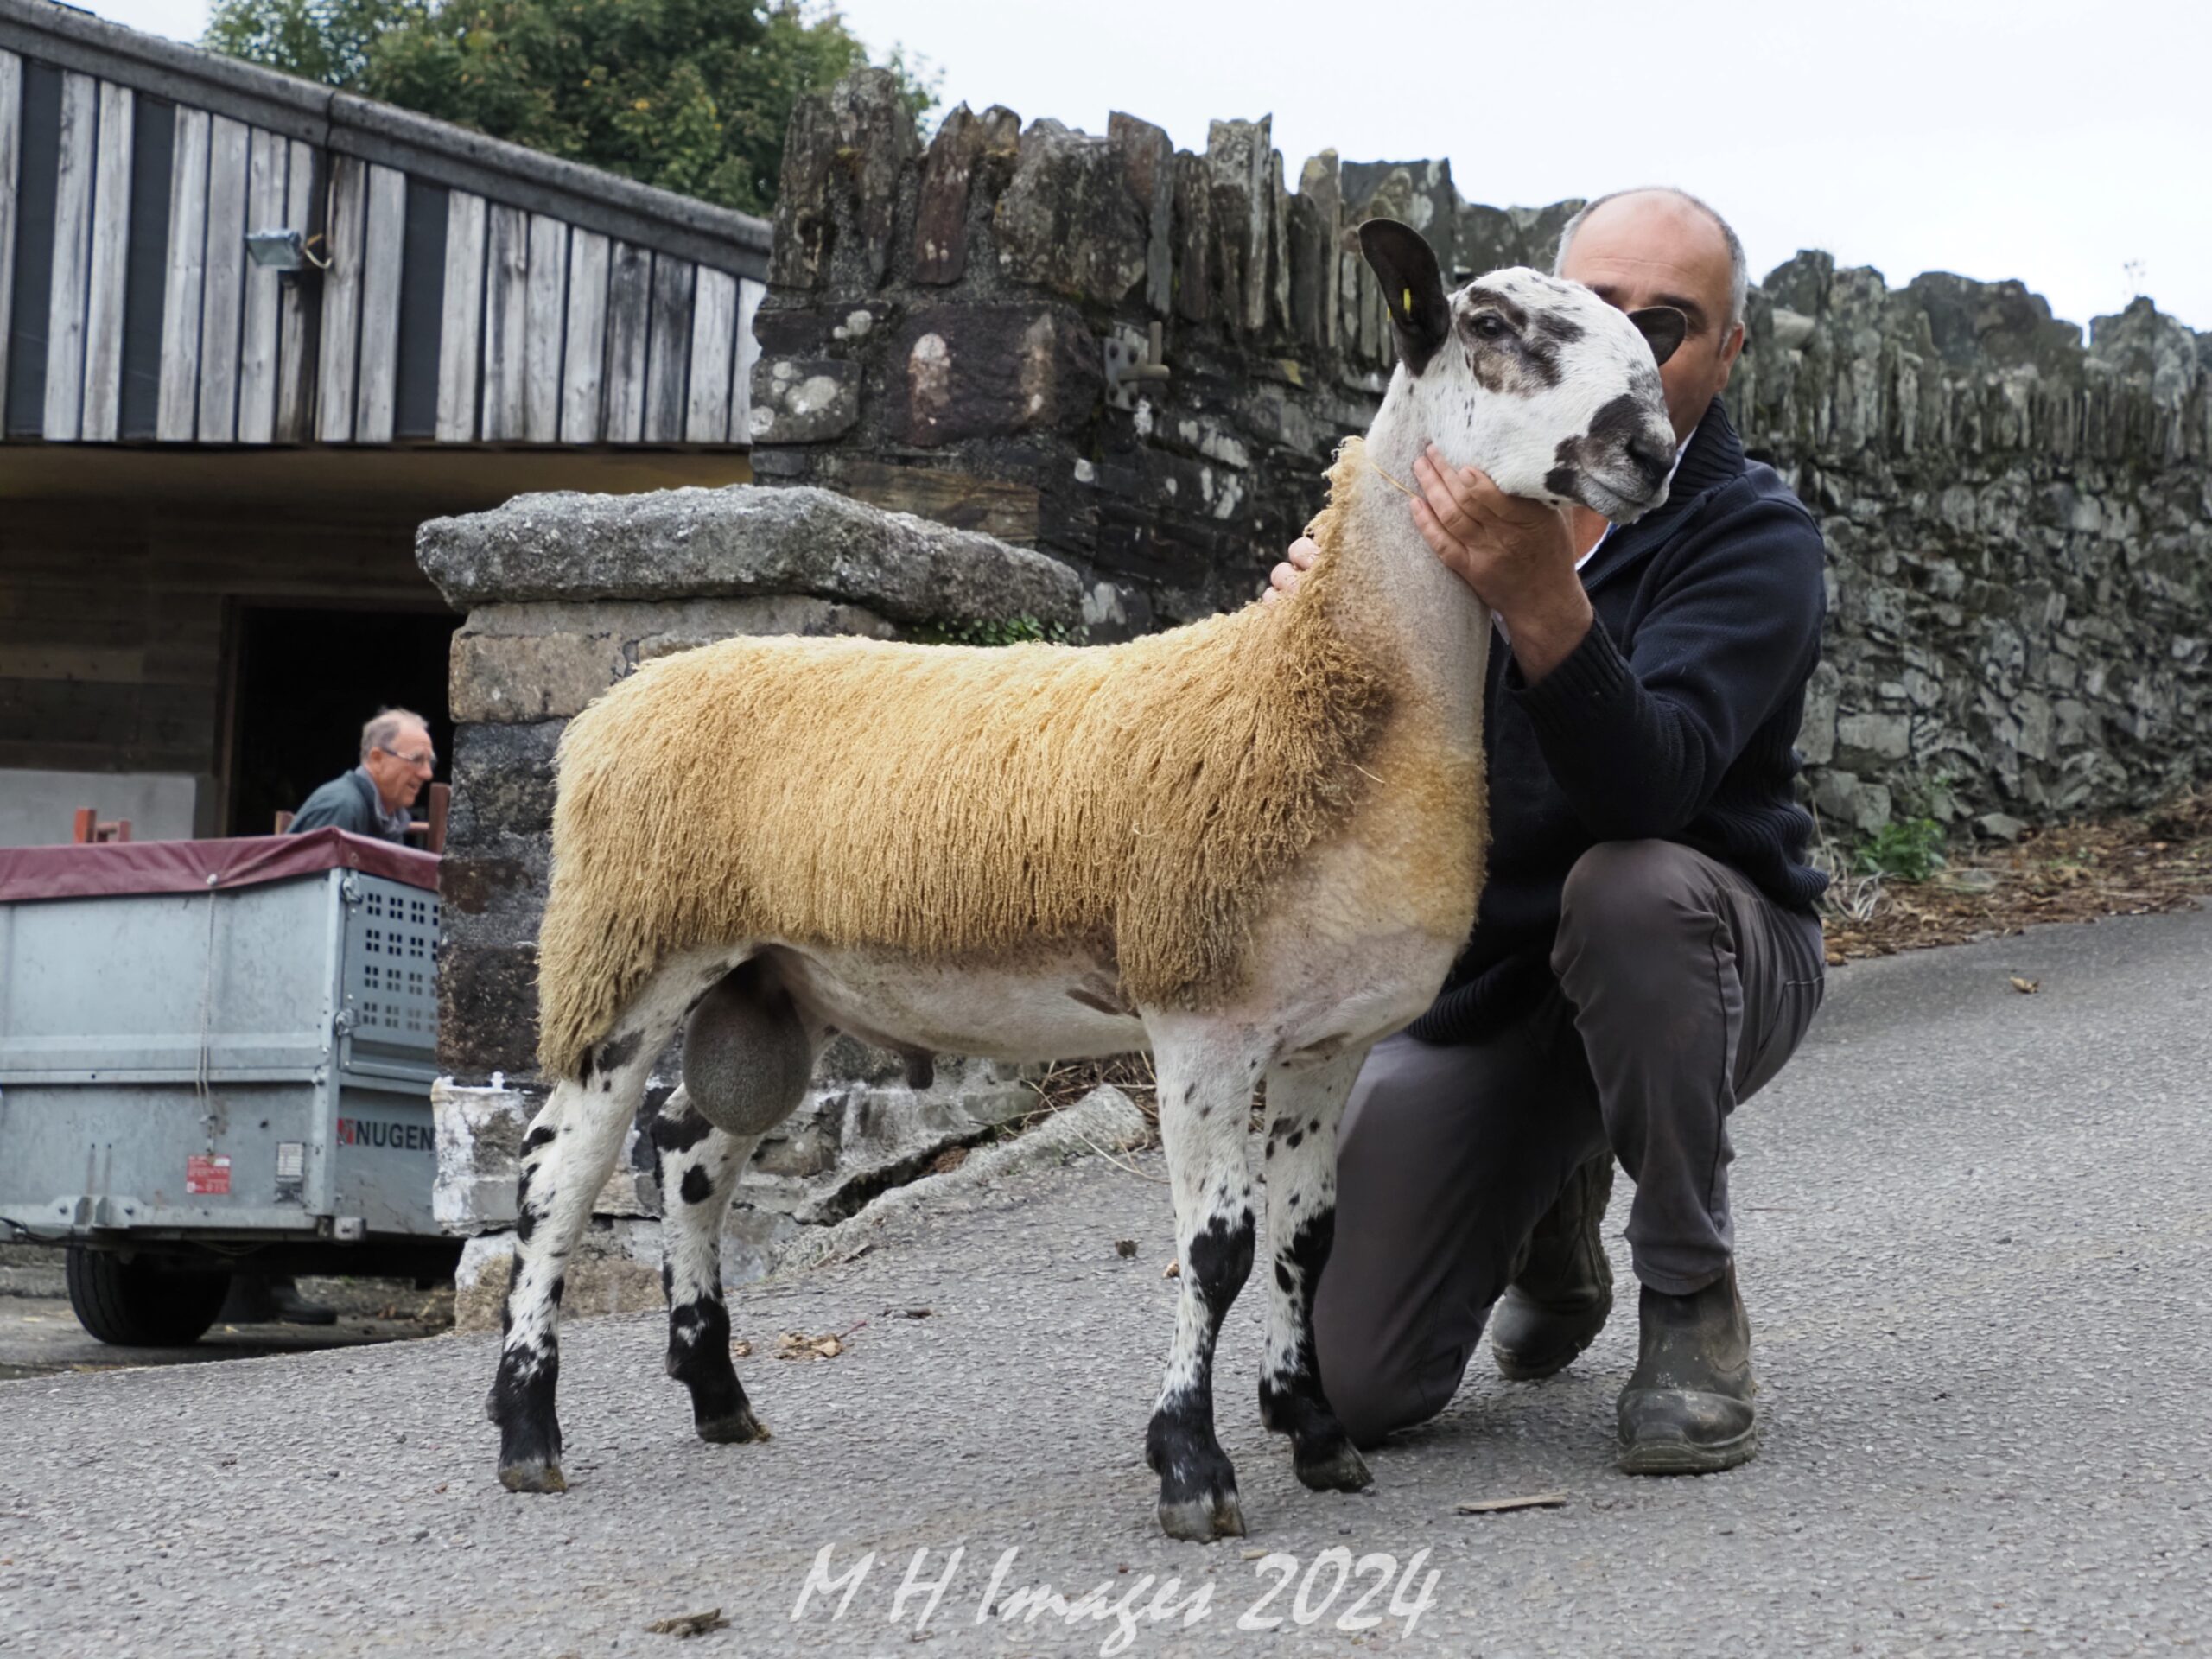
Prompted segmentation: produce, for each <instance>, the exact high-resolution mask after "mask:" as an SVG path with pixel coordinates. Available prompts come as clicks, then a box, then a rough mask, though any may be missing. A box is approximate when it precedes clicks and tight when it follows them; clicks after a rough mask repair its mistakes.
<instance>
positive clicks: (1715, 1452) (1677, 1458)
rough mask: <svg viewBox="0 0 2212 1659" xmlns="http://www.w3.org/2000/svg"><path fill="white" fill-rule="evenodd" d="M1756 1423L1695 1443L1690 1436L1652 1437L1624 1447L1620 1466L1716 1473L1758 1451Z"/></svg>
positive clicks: (1636, 1470)
mask: <svg viewBox="0 0 2212 1659" xmlns="http://www.w3.org/2000/svg"><path fill="white" fill-rule="evenodd" d="M1758 1449H1759V1431H1758V1424H1756V1423H1754V1424H1752V1425H1751V1427H1749V1428H1747V1429H1745V1431H1744V1432H1743V1433H1741V1434H1738V1436H1737V1437H1736V1438H1735V1439H1734V1440H1723V1441H1721V1442H1720V1443H1719V1444H1718V1445H1717V1446H1693V1445H1691V1444H1690V1443H1689V1442H1688V1440H1649V1441H1646V1442H1644V1443H1643V1444H1642V1445H1639V1446H1625V1447H1624V1448H1622V1451H1621V1454H1620V1457H1619V1459H1618V1468H1619V1469H1620V1471H1621V1472H1622V1473H1623V1474H1624V1475H1717V1474H1719V1472H1720V1471H1722V1470H1724V1469H1733V1468H1735V1467H1736V1466H1737V1465H1739V1464H1745V1463H1749V1462H1750V1461H1751V1459H1753V1458H1754V1457H1756V1456H1758Z"/></svg>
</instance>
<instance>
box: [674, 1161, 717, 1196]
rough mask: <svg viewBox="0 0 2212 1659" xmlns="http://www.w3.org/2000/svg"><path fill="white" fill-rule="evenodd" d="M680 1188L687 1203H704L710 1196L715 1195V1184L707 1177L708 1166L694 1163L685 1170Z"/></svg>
mask: <svg viewBox="0 0 2212 1659" xmlns="http://www.w3.org/2000/svg"><path fill="white" fill-rule="evenodd" d="M680 1190H681V1191H682V1192H683V1202H684V1203H686V1204H704V1203H705V1202H706V1201H707V1200H708V1199H709V1198H712V1197H714V1195H715V1184H714V1182H712V1181H711V1180H709V1179H707V1167H706V1166H705V1165H704V1164H694V1165H692V1166H691V1167H690V1168H689V1169H687V1170H685V1171H684V1172H683V1186H682V1188H681V1189H680Z"/></svg>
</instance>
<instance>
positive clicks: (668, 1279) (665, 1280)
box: [660, 1255, 676, 1302]
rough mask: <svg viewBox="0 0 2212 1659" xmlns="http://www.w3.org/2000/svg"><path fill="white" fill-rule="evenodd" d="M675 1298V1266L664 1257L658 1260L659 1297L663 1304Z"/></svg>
mask: <svg viewBox="0 0 2212 1659" xmlns="http://www.w3.org/2000/svg"><path fill="white" fill-rule="evenodd" d="M675 1296H676V1264H675V1263H674V1262H671V1261H670V1260H669V1259H668V1258H667V1257H666V1256H665V1255H664V1256H662V1257H661V1259H660V1297H661V1300H663V1301H664V1302H668V1301H673V1300H674V1299H675Z"/></svg>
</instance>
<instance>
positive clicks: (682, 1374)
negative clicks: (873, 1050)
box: [652, 1089, 768, 1444]
mask: <svg viewBox="0 0 2212 1659" xmlns="http://www.w3.org/2000/svg"><path fill="white" fill-rule="evenodd" d="M652 1139H653V1147H654V1150H655V1153H656V1154H657V1156H658V1161H659V1165H660V1193H661V1236H662V1255H661V1264H660V1283H661V1289H662V1291H663V1292H664V1294H665V1295H666V1296H667V1298H668V1360H667V1367H668V1374H669V1375H670V1376H672V1377H674V1378H675V1379H676V1380H677V1382H679V1383H682V1384H683V1386H684V1387H685V1388H686V1389H689V1390H690V1395H691V1421H692V1423H693V1425H694V1426H695V1427H696V1429H697V1431H698V1434H699V1438H700V1439H701V1440H709V1441H713V1442H716V1443H721V1444H735V1443H737V1442H740V1441H743V1440H766V1439H767V1438H768V1431H767V1429H766V1427H763V1426H762V1424H761V1421H760V1419H759V1418H758V1417H755V1416H754V1415H753V1407H752V1403H751V1402H749V1401H748V1400H747V1398H746V1397H745V1387H744V1384H742V1383H740V1382H739V1381H738V1380H737V1368H736V1367H735V1366H734V1364H732V1363H730V1355H729V1309H728V1306H726V1305H725V1304H724V1302H723V1300H722V1263H721V1232H722V1218H723V1217H724V1216H725V1215H727V1214H728V1211H729V1201H730V1196H731V1194H732V1193H734V1192H735V1191H736V1190H737V1178H738V1176H739V1174H740V1173H741V1172H742V1171H743V1169H744V1167H745V1163H746V1160H747V1159H748V1158H750V1157H752V1155H753V1147H756V1146H758V1145H759V1144H760V1136H759V1135H749V1136H747V1135H731V1134H730V1133H729V1132H728V1131H727V1130H725V1129H718V1128H715V1126H714V1125H713V1124H711V1123H709V1122H707V1120H706V1119H705V1118H704V1117H702V1116H700V1115H699V1112H698V1109H696V1107H694V1106H693V1105H692V1103H691V1100H690V1094H689V1091H688V1090H687V1089H678V1090H677V1091H676V1092H675V1093H674V1094H672V1095H671V1096H669V1097H668V1099H667V1101H666V1102H665V1103H664V1104H663V1105H662V1107H661V1109H660V1111H659V1114H658V1116H656V1117H655V1118H654V1120H653V1125H652Z"/></svg>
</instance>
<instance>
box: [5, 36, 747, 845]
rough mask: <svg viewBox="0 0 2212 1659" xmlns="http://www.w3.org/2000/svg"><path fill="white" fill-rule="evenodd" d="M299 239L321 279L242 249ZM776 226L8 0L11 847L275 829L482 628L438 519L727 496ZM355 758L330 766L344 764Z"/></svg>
mask: <svg viewBox="0 0 2212 1659" xmlns="http://www.w3.org/2000/svg"><path fill="white" fill-rule="evenodd" d="M268 231H290V232H296V233H297V235H298V238H299V239H300V241H301V243H302V245H304V248H305V251H306V268H304V269H302V270H297V271H282V270H277V269H275V268H272V267H270V266H268V265H264V264H257V263H256V262H255V261H254V260H253V259H252V258H251V257H250V255H249V252H248V243H247V238H248V234H249V232H268ZM767 248H768V226H766V224H765V223H763V222H762V221H760V220H759V219H752V218H750V217H747V215H744V214H741V213H732V212H730V211H728V210H727V209H723V208H719V207H710V206H708V205H707V204H704V203H702V202H697V201H692V200H687V199H685V198H683V197H680V196H676V195H673V194H669V193H667V192H664V191H660V190H655V189H652V188H648V187H645V186H643V185H639V184H636V183H633V182H632V181H628V180H626V179H620V178H616V177H614V176H613V175H608V174H605V173H601V172H598V171H595V170H594V169H592V168H583V167H579V166H575V165H574V164H572V163H569V162H559V161H556V160H554V159H552V158H550V157H549V156H541V155H538V154H537V153H536V152H533V151H530V150H525V149H519V148H518V147H516V146H514V145H511V144H505V143H499V142H497V141H495V140H493V139H489V138H486V137H483V136H482V135H480V134H478V133H474V132H470V131H467V130H464V129H461V128H457V127H454V126H450V125H448V124H444V123H441V122H436V121H432V120H429V119H427V118H423V117H421V116H418V115H415V114H412V113H410V112H409V111H403V110H398V109H394V108H392V107H391V106H389V105H379V104H375V103H372V102H370V101H368V100H366V99H360V98H357V97H353V96H352V95H351V94H347V93H343V92H334V91H333V90H332V89H330V88H328V87H326V86H316V85H314V84H311V83H308V82H305V81H301V80H297V79H293V78H291V77H289V76H286V75H282V74H277V73H273V72H271V71H269V70H264V69H261V68H259V67H255V66H252V65H248V64H243V63H238V62H236V61H234V60H229V59H225V58H220V57H217V56H215V55H213V54H208V53H204V52H201V51H199V50H197V49H195V48H191V47H186V46H181V45H178V44H176V43H175V42H172V41H165V40H161V39H157V38H155V37H152V36H149V35H139V34H136V33H134V32H132V31H130V30H128V29H121V28H118V27H117V26H115V25H113V24H110V23H105V22H101V21H99V19H96V18H93V17H91V16H87V15H86V14H84V13H81V12H78V11H74V10H69V9H67V8H63V7H59V6H54V5H51V4H48V3H46V0H0V844H11V843H15V844H20V843H22V842H30V841H40V840H55V839H66V838H67V834H68V823H69V816H70V815H69V811H68V810H67V809H68V808H71V807H73V806H76V805H86V806H94V807H97V808H98V809H99V812H100V815H101V816H102V817H130V816H131V814H132V812H133V811H134V810H136V811H137V815H138V816H137V833H139V834H141V835H143V834H146V833H149V832H151V833H157V834H171V835H181V834H187V833H194V832H196V833H200V834H219V833H233V834H236V833H249V832H254V831H257V830H259V829H264V828H265V827H266V824H267V823H268V813H269V810H270V807H271V806H272V804H275V805H283V804H293V802H292V801H290V800H288V799H287V797H289V796H292V795H295V794H296V792H297V791H300V790H302V789H303V788H305V787H312V785H314V784H315V783H319V782H321V780H322V779H325V778H327V777H329V776H331V775H333V774H334V773H335V772H338V771H340V770H343V769H344V766H346V764H350V761H351V758H352V756H351V753H350V749H349V748H348V747H347V746H348V745H349V744H350V741H351V739H350V737H349V736H347V735H346V732H347V730H348V729H349V728H352V727H358V725H359V721H361V720H362V719H363V718H365V716H366V715H367V714H368V713H370V712H372V710H373V709H375V708H376V707H377V706H378V705H379V704H381V703H385V702H405V703H410V705H412V706H416V707H418V708H422V709H423V712H424V713H426V714H429V715H432V717H433V721H434V727H435V728H440V729H441V730H442V715H443V674H444V668H443V664H444V661H445V642H446V639H447V636H448V635H449V633H450V631H451V628H452V627H453V626H454V624H455V622H456V621H457V619H455V618H453V617H451V616H449V615H448V614H446V613H444V611H443V608H442V605H441V603H440V601H439V600H438V597H437V594H436V593H435V590H434V589H432V588H430V587H429V583H428V582H426V581H425V580H424V579H423V576H422V575H421V574H420V573H419V572H418V571H417V569H416V566H415V562H414V556H413V533H414V528H415V526H416V524H418V523H419V522H421V521H422V520H423V518H429V517H432V516H435V515H436V514H438V513H442V512H464V511H471V510H474V509H476V508H479V507H483V506H488V505H493V504H496V503H497V502H499V501H501V500H504V499H506V498H508V497H509V496H512V495H513V494H516V493H519V492H521V491H524V490H529V489H542V488H563V489H582V490H594V491H624V490H633V489H652V488H664V487H667V486H672V485H677V484H709V485H715V484H727V483H734V482H741V481H743V480H746V479H747V478H748V477H749V476H750V471H749V468H748V467H747V461H746V431H747V385H748V381H749V379H750V373H751V365H752V359H753V342H752V321H753V311H754V308H756V306H757V305H758V303H759V301H760V295H761V293H762V291H763V289H762V279H763V277H765V275H766V264H767ZM334 746H335V749H334Z"/></svg>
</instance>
